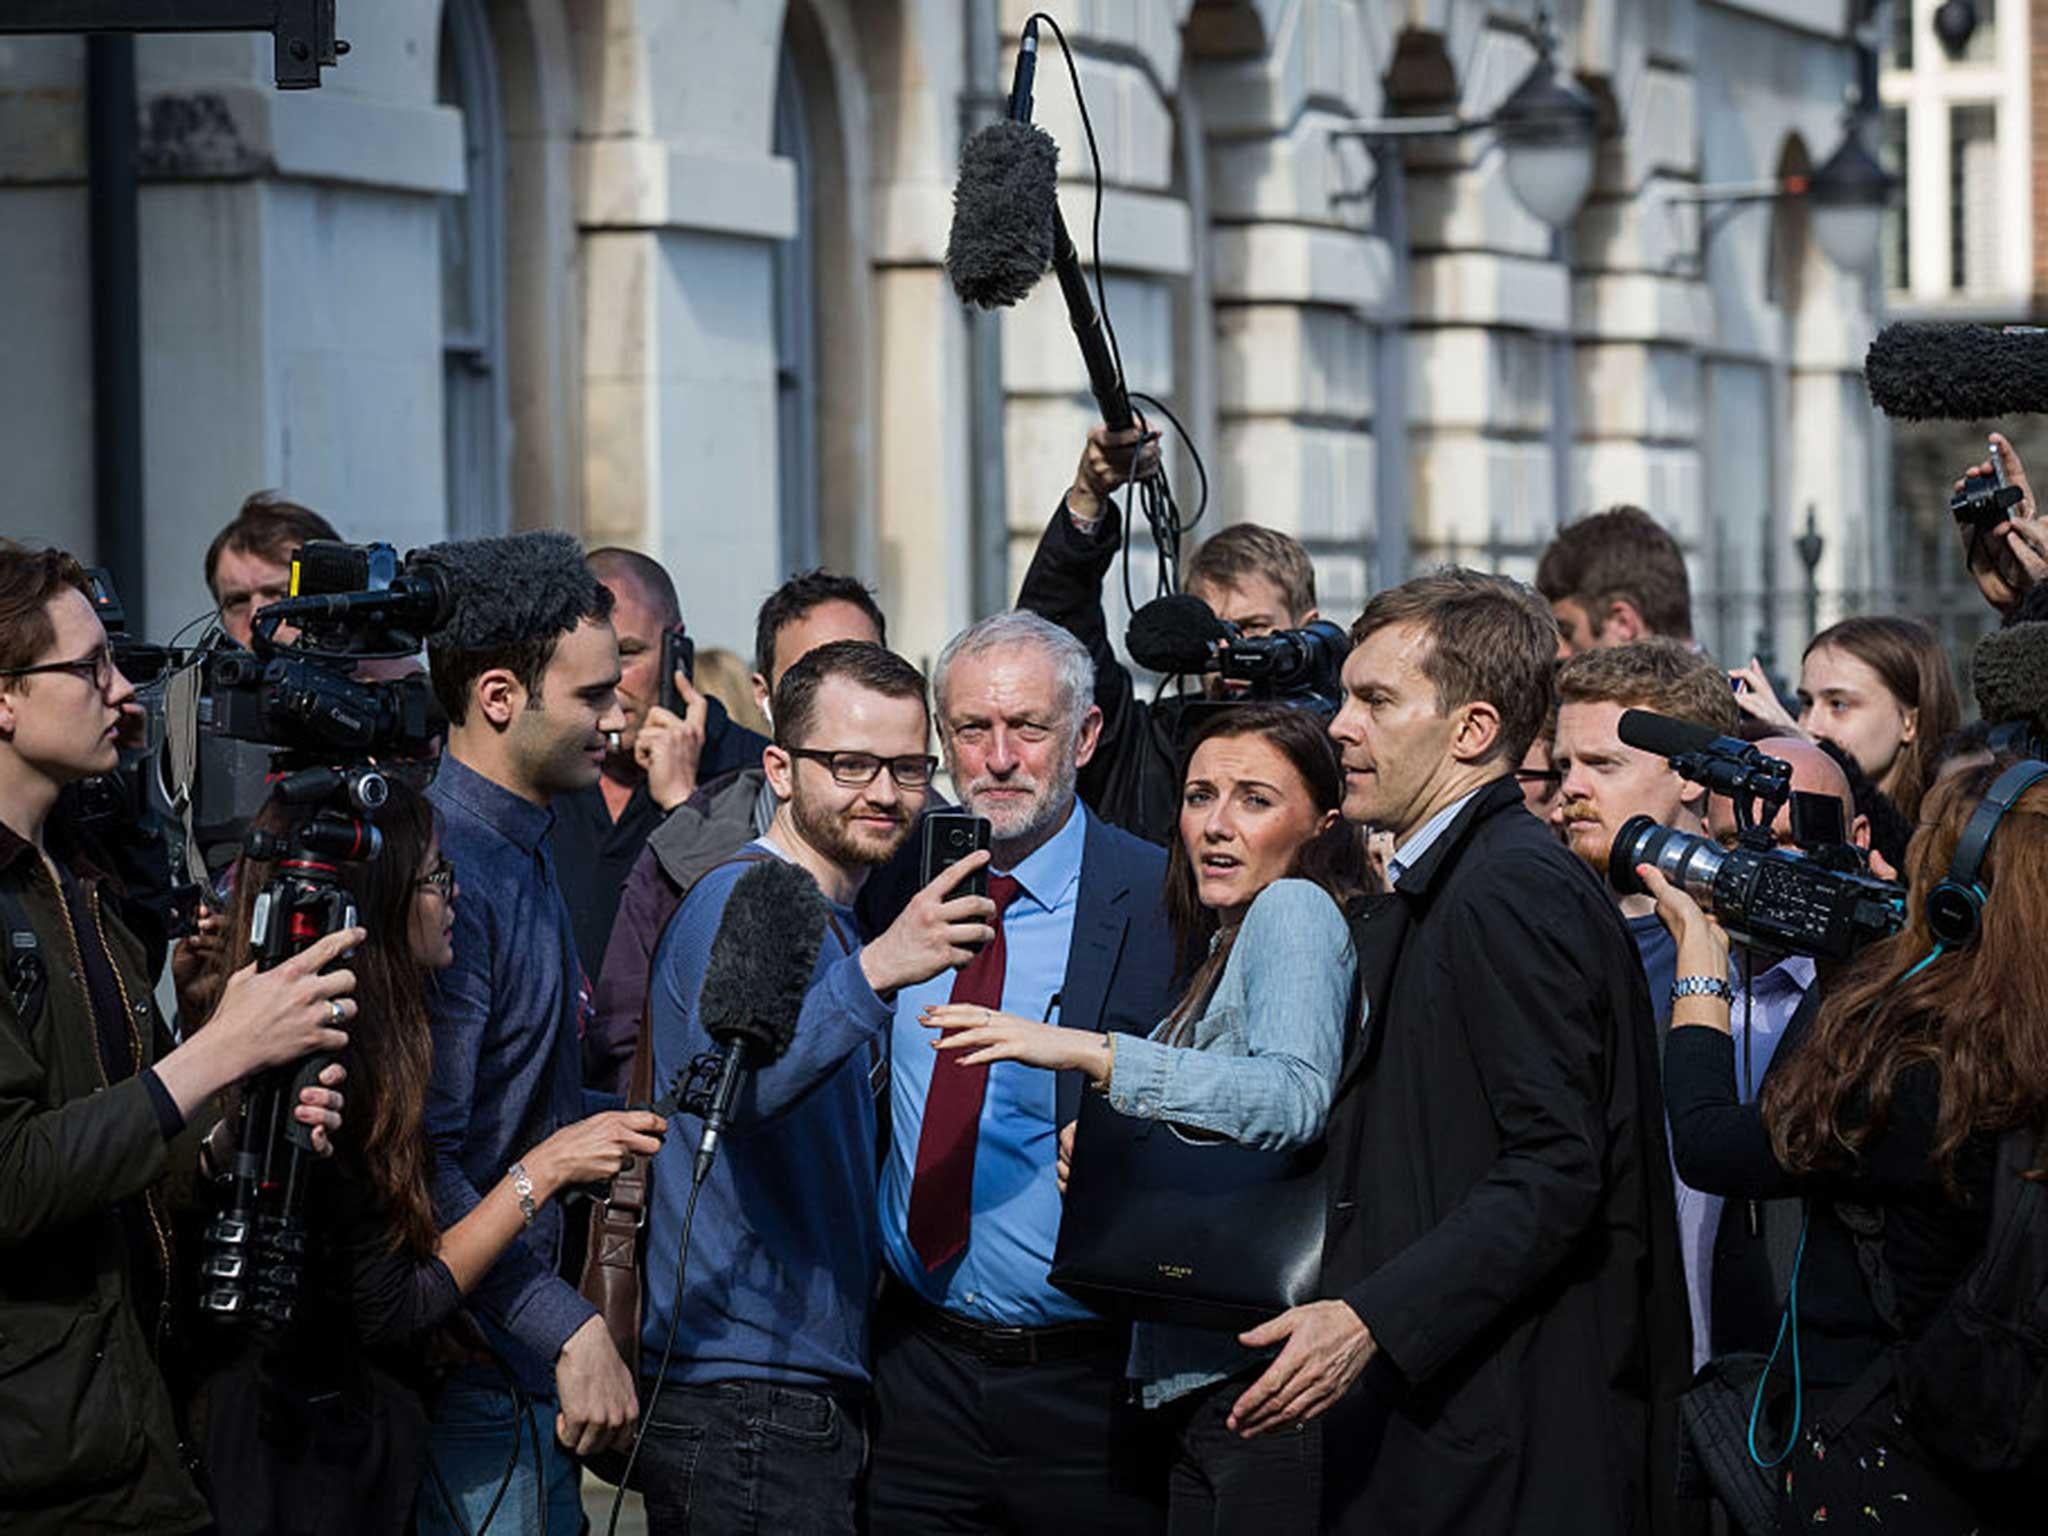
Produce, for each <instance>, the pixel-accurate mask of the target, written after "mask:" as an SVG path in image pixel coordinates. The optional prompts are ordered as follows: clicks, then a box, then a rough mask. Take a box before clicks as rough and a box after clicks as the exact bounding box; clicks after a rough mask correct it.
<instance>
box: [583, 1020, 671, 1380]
mask: <svg viewBox="0 0 2048 1536" xmlns="http://www.w3.org/2000/svg"><path fill="white" fill-rule="evenodd" d="M653 1097H654V1041H653V1035H652V1032H651V1031H650V1030H649V1028H648V1020H647V1006H646V1004H644V1003H643V1004H642V1005H641V1008H640V1038H639V1039H638V1040H637V1041H636V1042H635V1043H634V1046H633V1071H632V1075H631V1076H630V1078H629V1079H628V1080H627V1083H626V1102H627V1104H628V1105H636V1106H637V1105H643V1104H646V1103H647V1102H648V1101H649V1100H650V1099H652V1098H653ZM653 1179H654V1160H653V1159H652V1158H647V1157H635V1158H631V1159H629V1160H628V1161H627V1163H626V1166H625V1167H623V1168H621V1169H620V1170H619V1171H618V1172H617V1173H615V1174H614V1175H612V1185H611V1195H610V1196H609V1198H607V1199H603V1200H593V1201H592V1202H591V1205H590V1241H589V1243H588V1244H587V1245H586V1247H585V1248H584V1251H583V1278H582V1280H581V1282H580V1283H579V1284H578V1286H577V1289H578V1290H580V1291H582V1293H583V1295H584V1299H585V1300H587V1301H589V1302H590V1304H591V1305H592V1306H594V1307H596V1308H597V1310H598V1312H599V1313H600V1314H601V1315H602V1316H603V1318H604V1325H605V1327H606V1328H607V1329H608V1330H610V1332H611V1336H612V1343H613V1344H614V1345H616V1346H617V1348H618V1351H619V1358H620V1359H622V1360H624V1361H625V1362H626V1369H627V1370H628V1371H630V1372H632V1374H633V1379H634V1381H636V1382H637V1381H638V1380H639V1379H640V1254H641V1249H642V1248H643V1247H644V1246H645V1243H644V1238H645V1236H646V1232H647V1205H648V1201H649V1200H650V1199H652V1198H653V1194H654V1191H653V1188H652V1185H653Z"/></svg>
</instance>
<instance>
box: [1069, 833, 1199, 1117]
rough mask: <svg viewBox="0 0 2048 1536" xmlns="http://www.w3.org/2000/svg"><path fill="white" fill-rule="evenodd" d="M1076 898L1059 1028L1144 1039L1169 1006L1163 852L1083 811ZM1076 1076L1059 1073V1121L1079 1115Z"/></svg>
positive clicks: (1171, 987) (1170, 948)
mask: <svg viewBox="0 0 2048 1536" xmlns="http://www.w3.org/2000/svg"><path fill="white" fill-rule="evenodd" d="M1080 809H1081V814H1082V815H1083V816H1085V817H1087V818H1088V833H1087V838H1086V840H1085V841H1084V842H1083V843H1082V845H1081V891H1080V898H1079V901H1078V903H1077V904H1076V907H1075V911H1074V937H1073V939H1072V941H1071V942H1070V943H1069V944H1068V946H1067V974H1066V978H1065V980H1064V981H1062V982H1061V983H1060V1012H1059V1021H1060V1023H1062V1024H1064V1025H1066V1026H1067V1027H1068V1028H1069V1029H1084V1030H1087V1031H1089V1032H1090V1033H1092V1034H1101V1033H1103V1032H1104V1031H1107V1030H1116V1031H1119V1032H1121V1033H1123V1034H1128V1035H1145V1034H1150V1033H1151V1032H1152V1027H1153V1026H1154V1025H1155V1024H1157V1023H1158V1022H1159V1021H1160V1020H1161V1019H1163V1018H1165V1017H1166V1015H1167V1014H1168V1013H1169V1012H1171V1011H1172V1009H1173V1004H1174V980H1175V978H1174V974H1173V972H1174V952H1173V936H1172V934H1171V932H1170V931H1169V930H1168V928H1167V925H1166V851H1165V850H1164V849H1162V848H1160V847H1159V846H1158V845H1157V844H1155V843H1148V842H1145V841H1144V840H1143V839H1142V838H1137V837H1133V836H1132V835H1131V834H1130V833H1128V832H1126V831H1123V830H1122V829H1121V828H1118V827H1112V826H1111V825H1110V824H1109V823H1108V822H1106V821H1103V820H1102V819H1101V818H1100V817H1098V816H1097V815H1096V814H1095V813H1094V812H1093V811H1091V810H1089V809H1088V808H1087V806H1085V805H1083V806H1081V808H1080ZM1080 1106H1081V1076H1080V1074H1079V1073H1077V1072H1063V1073H1061V1074H1060V1086H1059V1117H1060V1123H1061V1124H1062V1125H1065V1124H1066V1123H1067V1122H1068V1121H1070V1120H1072V1119H1073V1118H1074V1117H1075V1116H1076V1115H1078V1114H1079V1113H1080Z"/></svg>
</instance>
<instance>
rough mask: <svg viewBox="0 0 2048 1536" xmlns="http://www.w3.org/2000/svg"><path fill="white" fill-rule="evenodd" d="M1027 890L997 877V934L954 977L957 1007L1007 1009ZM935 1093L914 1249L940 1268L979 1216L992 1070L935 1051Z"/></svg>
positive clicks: (922, 1142)
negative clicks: (1007, 953) (1009, 918)
mask: <svg viewBox="0 0 2048 1536" xmlns="http://www.w3.org/2000/svg"><path fill="white" fill-rule="evenodd" d="M1022 889H1023V887H1021V886H1020V885H1018V884H1017V882H1016V881H1015V880H1014V879H1012V878H1011V877H1010V876H1008V875H991V876H989V882H988V894H989V899H990V900H991V901H993V902H994V903H995V904H996V917H995V925H994V926H995V930H996V936H995V937H994V938H992V939H990V940H989V941H988V943H986V944H984V945H983V946H982V948H981V953H980V954H978V955H976V956H975V957H974V958H973V959H972V960H970V961H968V962H967V965H966V967H965V968H964V969H963V970H962V971H961V972H960V974H959V975H958V976H955V977H954V978H953V995H952V997H951V999H950V1001H952V1002H956V1003H974V1004H978V1005H980V1006H981V1007H983V1008H989V1009H998V1008H1001V1007H1002V1006H1003V962H1004V948H1003V913H1004V912H1005V911H1006V910H1007V909H1008V908H1009V905H1010V903H1011V902H1013V901H1015V900H1016V899H1017V893H1018V892H1019V891H1020V890H1022ZM935 1054H936V1055H937V1056H938V1058H939V1059H938V1060H937V1061H936V1062H934V1063H933V1064H932V1086H931V1091H930V1092H929V1093H927V1094H926V1095H925V1100H924V1125H923V1127H922V1129H920V1130H919V1131H918V1133H917V1169H916V1172H915V1173H914V1174H913V1175H912V1177H911V1181H910V1216H909V1220H908V1223H907V1225H908V1226H909V1228H910V1246H911V1247H912V1248H915V1249H916V1250H917V1256H918V1257H919V1258H920V1259H923V1260H924V1267H925V1268H926V1269H937V1268H938V1267H939V1266H940V1265H941V1264H944V1263H945V1262H946V1261H947V1260H949V1259H953V1258H957V1257H958V1256H959V1255H960V1254H961V1253H963V1252H965V1251H966V1248H967V1225H968V1220H969V1218H970V1217H971V1216H972V1214H973V1210H974V1148H975V1143H976V1142H977V1141H978V1140H979V1138H980V1135H981V1101H982V1097H983V1095H985V1094H986V1093H987V1092H988V1065H987V1063H983V1064H982V1065H981V1066H978V1067H969V1066H963V1065H962V1064H961V1061H960V1055H959V1053H958V1052H955V1051H939V1052H936V1053H935Z"/></svg>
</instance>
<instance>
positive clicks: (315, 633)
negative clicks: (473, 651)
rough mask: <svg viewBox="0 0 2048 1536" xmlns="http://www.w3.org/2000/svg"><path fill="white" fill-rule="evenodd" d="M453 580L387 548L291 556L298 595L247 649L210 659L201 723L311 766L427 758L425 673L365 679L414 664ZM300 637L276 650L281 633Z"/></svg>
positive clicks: (275, 610)
mask: <svg viewBox="0 0 2048 1536" xmlns="http://www.w3.org/2000/svg"><path fill="white" fill-rule="evenodd" d="M452 604H453V599H452V597H451V595H450V593H449V590H448V582H447V578H446V576H445V574H444V573H443V572H442V571H441V570H440V569H439V568H438V567H434V566H424V565H417V564H415V563H413V562H410V561H401V560H400V559H399V558H398V555H397V553H396V552H395V551H394V550H393V549H392V547H391V546H390V545H389V544H343V543H339V542H336V541H334V540H328V539H318V540H314V541H312V542H310V543H307V544H305V545H303V546H302V547H301V548H299V549H298V550H297V551H295V552H294V554H293V556H292V586H291V596H289V597H287V598H285V599H284V600H283V601H282V602H276V603H272V604H270V605H269V606H268V607H266V608H261V609H259V610H257V613H256V622H255V631H254V633H253V634H252V636H251V637H250V649H249V650H247V651H242V650H233V649H231V650H222V651H218V652H216V653H214V654H213V655H212V656H210V657H208V658H207V662H206V668H207V673H206V685H205V690H204V694H203V697H202V700H201V703H200V713H199V719H200V726H201V728H202V729H203V730H210V731H212V732H214V733H215V734H218V735H221V736H231V737H233V738H235V739H236V740H238V741H251V742H259V743H261V744H263V745H265V746H269V747H273V748H276V749H277V750H278V751H280V752H283V753H287V754H290V755H292V756H294V757H297V758H299V759H301V760H302V761H303V760H324V759H327V758H331V757H333V756H335V755H336V754H340V755H341V756H343V757H346V758H350V759H355V758H365V757H372V756H374V757H378V758H419V757H424V756H426V755H428V753H430V752H431V750H432V748H433V743H434V737H435V735H436V724H435V721H434V720H433V718H432V717H433V708H432V705H433V693H432V690H431V689H430V688H429V687H428V685H427V680H426V678H425V677H424V676H421V675H419V674H414V675H412V676H409V677H400V678H395V679H389V680H384V681H367V680H365V679H363V678H361V677H359V676H358V675H357V672H358V669H359V668H360V667H361V666H362V664H363V663H364V662H366V661H380V660H391V659H395V658H403V657H409V656H416V655H418V654H419V651H420V648H421V646H422V645H423V644H424V643H425V637H426V636H427V635H428V634H429V633H430V632H431V631H433V630H435V629H437V628H439V627H440V626H441V625H442V624H443V623H445V622H446V621H447V617H448V613H449V610H450V608H451V607H452ZM284 624H292V625H296V626H297V628H298V635H297V637H296V638H295V639H293V641H292V642H291V643H290V644H289V645H285V644H282V643H280V642H279V640H278V639H277V631H278V629H279V627H280V626H281V625H284Z"/></svg>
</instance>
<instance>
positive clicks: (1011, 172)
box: [946, 119, 1060, 309]
mask: <svg viewBox="0 0 2048 1536" xmlns="http://www.w3.org/2000/svg"><path fill="white" fill-rule="evenodd" d="M1059 172H1060V150H1059V146H1058V145H1057V144H1055V143H1054V142H1053V141H1052V137H1051V135H1049V134H1047V133H1046V132H1045V130H1044V129H1042V128H1035V127H1033V126H1032V125H1031V124H1029V123H1017V122H1011V121H1009V120H1008V119H1005V120H1004V121H1002V122H999V123H991V124H989V126H988V127H986V128H984V129H982V130H981V132H979V133H977V134H976V135H975V136H974V137H973V138H971V139H969V140H968V141H967V144H966V146H965V147H964V148H963V149H962V150H961V151H960V179H959V180H958V181H956V182H954V183H953V229H952V232H951V234H949V235H948V236H947V237H946V275H947V276H948V277H950V278H952V280H953V291H954V292H955V293H957V294H959V295H960V301H961V302H962V303H963V304H974V305H978V306H980V307H981V308H982V309H999V308H1007V307H1008V306H1009V305H1012V304H1015V303H1016V302H1017V301H1018V300H1019V299H1021V298H1023V297H1024V296H1025V295H1026V294H1028V293H1030V292H1031V289H1032V287H1033V285H1035V284H1036V283H1037V281H1038V280H1039V279H1040V278H1041V277H1043V276H1044V275H1045V271H1046V268H1048V267H1050V266H1051V265H1052V249H1053V233H1052V230H1053V216H1054V214H1056V213H1057V212H1058V210H1059V190H1058V189H1059Z"/></svg>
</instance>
